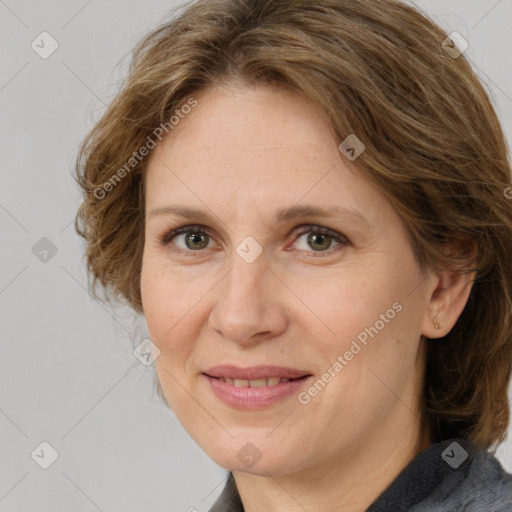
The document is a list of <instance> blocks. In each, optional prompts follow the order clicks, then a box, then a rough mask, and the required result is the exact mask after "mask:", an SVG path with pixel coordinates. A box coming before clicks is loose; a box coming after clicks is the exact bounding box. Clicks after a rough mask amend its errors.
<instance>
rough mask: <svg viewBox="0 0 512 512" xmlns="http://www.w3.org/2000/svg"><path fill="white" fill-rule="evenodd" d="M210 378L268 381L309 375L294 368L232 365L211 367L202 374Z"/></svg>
mask: <svg viewBox="0 0 512 512" xmlns="http://www.w3.org/2000/svg"><path fill="white" fill-rule="evenodd" d="M204 373H205V374H206V375H209V376H210V377H228V378H231V379H244V380H256V379H268V378H269V377H280V378H288V379H298V378H300V377H304V376H305V375H311V374H310V373H308V372H307V371H303V370H297V369H296V368H286V367H284V366H272V365H260V366H250V367H247V368H239V367H237V366H232V365H219V366H213V367H212V368H209V369H208V370H206V371H205V372H204Z"/></svg>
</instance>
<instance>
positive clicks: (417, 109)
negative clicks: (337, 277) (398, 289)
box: [75, 0, 512, 451]
mask: <svg viewBox="0 0 512 512" xmlns="http://www.w3.org/2000/svg"><path fill="white" fill-rule="evenodd" d="M446 38H447V33H445V32H444V31H443V30H442V29H441V28H440V27H439V26H438V25H437V24H436V23H435V22H433V21H432V20H431V19H430V18H429V17H428V16H426V15H425V14H423V13H421V12H420V11H418V10H416V9H415V8H412V7H410V6H408V5H406V4H403V3H401V2H399V1H395V0H380V1H378V0H375V1H371V2H370V1H367V0H345V1H342V0H323V1H322V2H318V1H317V0H199V1H194V2H191V3H188V4H186V5H185V6H183V12H181V13H175V12H174V11H172V12H171V17H170V19H169V20H168V21H165V22H164V23H163V24H162V25H161V26H160V27H158V28H157V29H155V30H153V31H152V32H151V33H150V34H149V35H147V36H146V37H145V38H144V39H143V40H142V41H141V42H140V43H139V44H138V45H137V46H136V48H135V49H134V53H133V59H132V62H131V66H130V69H129V73H128V76H127V78H126V80H125V82H124V84H123V86H122V88H121V90H120V92H119V93H118V94H117V95H116V97H115V98H114V100H113V101H112V102H111V104H110V105H109V107H108V108H107V110H106V112H105V113H104V114H103V116H102V117H101V119H100V120H99V122H97V124H96V125H95V126H94V128H93V129H92V131H91V132H90V133H89V134H88V135H87V137H86V138H85V140H84V141H83V144H82V146H81V148H80V153H79V155H78V159H77V166H76V178H75V179H76V180H77V182H78V184H79V186H80V189H81V192H82V194H83V202H82V204H81V206H80V208H79V210H78V212H77V216H76V219H75V228H76V230H77V232H78V233H79V235H80V236H82V237H83V238H84V240H85V251H84V257H85V258H86V261H87V270H88V276H89V277H92V282H91V281H90V282H89V288H90V290H91V292H92V294H93V295H94V297H96V298H99V296H98V294H97V285H98V283H101V285H102V287H103V290H104V291H105V292H106V293H105V295H104V297H103V299H105V300H107V301H110V298H112V297H115V298H116V299H121V301H122V302H126V303H128V304H129V305H130V306H131V307H132V308H133V310H134V311H135V312H137V313H143V307H142V302H141V292H140V275H141V264H142V252H143V245H144V223H145V206H144V183H145V182H144V175H145V172H144V171H145V169H146V167H147V161H148V158H140V159H139V158H137V159H134V155H135V154H136V153H137V152H138V154H139V156H140V148H141V147H143V146H144V145H145V144H146V145H147V143H148V141H149V139H150V138H154V137H152V134H155V130H157V129H158V127H159V126H161V125H162V124H164V123H169V119H170V118H171V116H172V115H173V114H176V113H177V112H179V111H180V108H181V107H182V106H183V105H184V104H186V103H187V101H190V98H191V97H193V95H194V94H195V93H198V92H199V91H201V90H202V89H205V88H207V87H209V86H213V85H216V84H230V83H235V84H239V85H241V86H252V85H255V86H269V87H274V88H276V89H277V88H279V89H281V90H287V91H289V92H290V93H292V94H295V95H297V96H300V97H301V98H303V99H306V100H307V101H309V102H310V103H311V104H312V105H314V106H315V107H316V108H317V110H318V111H319V112H320V113H321V114H322V115H324V116H325V119H326V120H328V122H329V123H330V125H331V126H332V129H333V134H334V135H335V136H336V137H337V138H338V139H339V141H340V142H341V141H343V140H344V139H345V138H346V137H347V136H348V135H350V134H357V137H358V138H359V139H360V140H361V141H363V143H364V144H365V146H366V150H365V151H364V152H363V153H362V154H361V156H360V157H359V158H358V160H357V166H358V168H360V169H361V172H364V173H366V175H367V176H368V177H369V178H370V179H371V180H373V182H374V183H376V184H377V185H378V187H379V189H380V190H381V191H382V193H384V194H385V195H386V196H387V198H388V199H389V201H391V203H392V205H393V206H394V207H395V209H396V211H397V212H398V213H399V214H400V216H401V218H402V219H403V221H404V223H405V226H406V228H407V232H408V235H409V237H410V241H411V245H412V247H413V249H414V253H415V256H416V259H417V261H418V263H419V265H420V268H421V269H422V270H425V269H433V271H437V270H439V269H446V268H450V269H456V270H457V271H460V272H473V271H474V272H475V273H476V274H475V278H474V283H473V287H472V290H471V294H470V297H469V299H468V302H467V304H466V307H465V309H464V311H463V312H462V314H461V315H460V317H459V319H458V321H457V323H456V324H455V326H454V327H453V329H452V330H451V331H450V332H449V333H448V334H447V335H446V336H444V337H443V338H441V339H436V340H428V351H427V362H426V374H425V386H424V390H423V391H422V393H423V397H422V398H423V400H422V402H423V403H422V415H423V419H424V423H423V424H424V426H425V428H427V429H428V431H429V432H430V434H431V437H432V439H433V440H434V441H435V442H437V441H440V440H443V439H448V438H450V437H466V438H468V439H470V440H472V441H473V442H474V443H475V444H476V445H477V446H479V447H481V448H484V449H489V448H490V447H491V446H492V445H493V444H496V445H497V444H499V443H501V442H503V441H504V440H505V439H506V431H507V425H508V421H509V404H508V400H507V387H508V383H509V381H510V376H511V369H512V322H511V315H512V307H511V287H512V257H511V255H512V200H510V199H507V197H506V196H508V195H509V194H508V192H507V191H509V192H512V189H510V188H509V187H510V174H511V167H510V160H509V155H508V152H507V146H506V142H505V137H504V134H503V131H502V128H501V126H500V123H499V120H498V118H497V116H496V113H495V110H494V108H493V105H492V103H491V101H490V99H489V96H488V94H487V93H486V91H485V89H484V87H483V86H482V84H481V83H480V81H479V79H478V77H477V76H476V74H475V72H474V71H473V69H472V67H471V66H470V64H469V62H468V60H467V59H466V57H465V56H464V55H460V56H459V57H458V58H454V57H453V56H450V55H449V53H448V52H447V51H445V47H444V46H443V41H445V40H446ZM127 162H131V163H130V164H129V166H128V167H127V165H126V164H127ZM123 166H124V167H123ZM122 168H124V169H125V172H120V169H122ZM98 191H99V192H98ZM510 195H512V194H510ZM468 243H473V244H474V243H476V244H477V246H478V251H477V252H478V254H477V255H476V256H475V257H474V258H469V257H468V252H467V250H466V249H467V244H468ZM447 247H451V248H452V250H451V251H448V250H447ZM495 449H496V448H494V450H493V451H495Z"/></svg>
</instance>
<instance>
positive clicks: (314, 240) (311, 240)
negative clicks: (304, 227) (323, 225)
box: [308, 234, 329, 250]
mask: <svg viewBox="0 0 512 512" xmlns="http://www.w3.org/2000/svg"><path fill="white" fill-rule="evenodd" d="M318 237H320V239H323V240H324V242H325V240H328V239H329V237H328V236H326V235H318V234H317V235H310V236H309V237H308V242H309V243H313V244H315V243H317V239H318ZM320 245H322V244H321V243H320ZM322 248H323V249H328V248H329V243H327V246H325V244H324V247H320V249H322ZM313 249H315V248H314V247H313ZM315 250H317V249H315Z"/></svg>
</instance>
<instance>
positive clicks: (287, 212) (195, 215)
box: [149, 205, 370, 227]
mask: <svg viewBox="0 0 512 512" xmlns="http://www.w3.org/2000/svg"><path fill="white" fill-rule="evenodd" d="M160 215H177V216H180V217H184V218H187V219H191V220H195V221H198V222H211V221H213V220H215V219H214V216H213V215H210V214H209V213H207V212H205V211H203V210H198V209H196V208H190V207H188V206H184V205H173V206H163V207H160V208H155V209H153V210H151V212H150V213H149V217H150V218H151V217H155V216H160ZM303 217H324V218H328V219H333V218H340V219H346V220H353V221H355V222H357V223H360V224H363V225H365V226H366V227H370V221H369V220H368V219H367V218H366V217H365V216H364V215H363V214H362V213H361V212H360V211H358V210H351V209H348V208H345V207H342V206H330V207H328V208H326V207H320V206H317V205H296V206H292V207H289V208H279V209H277V210H276V211H275V212H274V214H273V215H272V219H271V222H273V223H274V224H278V223H280V222H289V221H291V220H294V219H297V218H303Z"/></svg>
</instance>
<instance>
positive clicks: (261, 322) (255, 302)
mask: <svg viewBox="0 0 512 512" xmlns="http://www.w3.org/2000/svg"><path fill="white" fill-rule="evenodd" d="M246 243H247V244H249V251H248V252H245V253H244V252H243V251H242V255H240V254H239V249H240V247H241V248H242V249H247V247H246V245H245V244H246ZM250 244H251V242H250V241H246V242H242V243H241V244H240V245H239V246H238V248H234V250H233V253H232V260H231V262H230V264H231V270H230V271H229V272H228V275H227V276H226V277H225V280H223V284H222V285H221V288H220V290H221V291H220V293H219V300H218V301H217V303H216V304H215V306H214V309H213V311H212V314H211V322H212V327H213V328H214V329H215V330H216V331H218V332H219V333H221V334H222V335H223V336H224V337H226V338H228V339H231V340H232V341H235V342H237V343H246V342H248V341H249V340H250V339H251V338H253V337H254V335H255V334H256V333H263V332H265V333H268V332H269V331H274V330H276V329H277V328H278V326H277V325H274V323H275V320H276V318H278V317H280V315H279V313H277V312H276V311H273V312H272V314H270V313H269V311H268V310H269V308H271V309H272V310H273V309H274V308H275V307H276V306H277V305H276V304H275V303H274V301H273V299H272V297H271V295H270V294H269V293H268V291H269V290H268V287H269V286H270V282H269V279H271V278H270V275H271V272H270V270H269V269H268V268H267V261H266V259H265V257H264V255H263V253H261V254H259V255H258V256H257V257H256V258H255V259H252V258H245V257H244V255H247V254H248V253H250V252H251V245H250ZM253 249H254V247H253V248H252V250H253ZM253 255H254V253H253ZM272 319H274V322H273V323H272V324H271V322H272ZM278 323H280V322H278Z"/></svg>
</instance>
